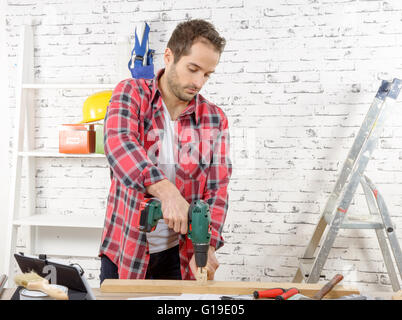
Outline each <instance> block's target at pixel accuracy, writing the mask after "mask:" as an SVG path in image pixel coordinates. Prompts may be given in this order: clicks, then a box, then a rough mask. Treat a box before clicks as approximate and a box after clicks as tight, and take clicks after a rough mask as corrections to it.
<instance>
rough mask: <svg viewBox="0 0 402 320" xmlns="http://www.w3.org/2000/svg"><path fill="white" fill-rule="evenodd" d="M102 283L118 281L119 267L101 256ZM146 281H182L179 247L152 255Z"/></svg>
mask: <svg viewBox="0 0 402 320" xmlns="http://www.w3.org/2000/svg"><path fill="white" fill-rule="evenodd" d="M99 278H100V283H101V284H102V282H103V280H105V279H118V278H119V273H118V269H117V266H116V265H115V264H114V263H113V262H112V261H111V260H110V259H109V258H108V257H107V256H105V255H102V256H101V273H100V277H99ZM145 279H164V280H181V272H180V256H179V246H175V247H173V248H171V249H168V250H165V251H162V252H157V253H152V254H151V255H150V258H149V264H148V269H147V273H146V275H145Z"/></svg>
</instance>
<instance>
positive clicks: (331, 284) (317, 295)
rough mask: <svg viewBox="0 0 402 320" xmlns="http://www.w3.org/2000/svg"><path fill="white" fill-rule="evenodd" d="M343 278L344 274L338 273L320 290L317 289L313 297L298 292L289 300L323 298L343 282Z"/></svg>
mask: <svg viewBox="0 0 402 320" xmlns="http://www.w3.org/2000/svg"><path fill="white" fill-rule="evenodd" d="M342 279H343V275H341V274H339V273H338V274H336V275H335V276H334V277H333V278H332V279H331V281H329V282H328V283H327V284H325V285H324V286H323V287H322V288H321V289H320V290H319V291H317V292H316V293H315V295H314V296H313V297H312V298H310V297H307V296H305V295H302V294H300V293H298V294H295V295H294V296H292V297H290V298H288V300H321V299H322V298H324V296H325V295H326V294H327V293H328V292H330V291H331V290H332V288H333V287H335V286H336V285H337V284H338V283H339V282H341V281H342Z"/></svg>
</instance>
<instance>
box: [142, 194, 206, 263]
mask: <svg viewBox="0 0 402 320" xmlns="http://www.w3.org/2000/svg"><path fill="white" fill-rule="evenodd" d="M160 219H163V214H162V204H161V202H160V201H159V200H158V199H156V198H151V199H149V200H147V201H145V202H143V203H142V204H141V208H140V216H139V223H138V228H139V230H140V231H143V232H152V231H154V230H155V228H156V225H157V224H158V221H159V220H160ZM210 226H211V216H210V212H209V206H208V204H207V203H206V202H205V201H203V200H196V201H194V202H193V203H192V204H191V205H190V208H189V212H188V237H189V239H190V240H191V242H192V243H193V247H194V255H195V263H196V265H197V267H199V268H203V267H205V266H206V264H207V260H208V249H209V243H210V241H211V227H210Z"/></svg>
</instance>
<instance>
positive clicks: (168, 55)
mask: <svg viewBox="0 0 402 320" xmlns="http://www.w3.org/2000/svg"><path fill="white" fill-rule="evenodd" d="M163 61H164V62H165V66H168V65H170V64H172V63H173V62H174V56H173V52H172V50H170V48H166V49H165V53H164V54H163Z"/></svg>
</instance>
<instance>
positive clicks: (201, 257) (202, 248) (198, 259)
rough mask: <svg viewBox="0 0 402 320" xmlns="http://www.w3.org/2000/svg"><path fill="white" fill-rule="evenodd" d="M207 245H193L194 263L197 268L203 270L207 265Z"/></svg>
mask: <svg viewBox="0 0 402 320" xmlns="http://www.w3.org/2000/svg"><path fill="white" fill-rule="evenodd" d="M208 250H209V243H205V244H194V255H195V263H196V265H197V267H199V268H203V267H205V266H206V265H207V260H208Z"/></svg>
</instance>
